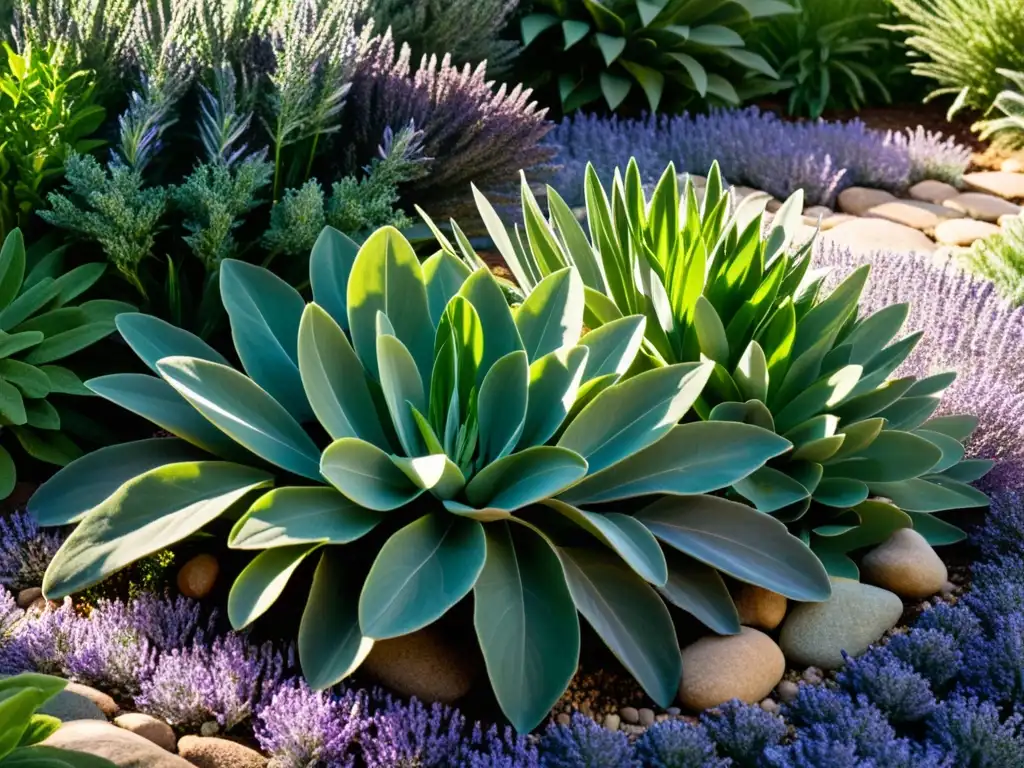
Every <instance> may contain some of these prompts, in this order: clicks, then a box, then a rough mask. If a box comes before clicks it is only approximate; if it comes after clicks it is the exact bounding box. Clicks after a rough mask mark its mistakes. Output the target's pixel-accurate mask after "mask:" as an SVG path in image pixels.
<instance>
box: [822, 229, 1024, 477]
mask: <svg viewBox="0 0 1024 768" xmlns="http://www.w3.org/2000/svg"><path fill="white" fill-rule="evenodd" d="M864 264H871V279H870V280H869V281H868V284H867V286H866V288H865V290H864V293H863V294H862V296H861V307H862V309H863V311H865V312H870V311H877V310H879V309H881V308H882V307H885V306H888V305H890V304H894V303H899V302H908V303H909V304H910V315H909V316H908V318H907V322H906V323H905V324H904V327H903V332H904V333H906V334H910V333H914V332H917V331H925V334H924V336H923V338H922V339H921V341H920V342H919V343H918V345H917V346H916V347H915V349H914V351H913V353H912V354H911V355H910V357H908V358H907V360H906V361H905V362H904V363H903V365H902V366H901V367H900V368H899V369H897V370H896V371H895V372H894V375H895V376H924V375H929V374H931V373H933V372H935V371H943V370H952V371H956V373H957V377H956V381H954V382H953V384H952V385H951V386H950V387H949V389H947V390H946V392H945V395H944V397H943V398H942V402H941V404H940V406H939V409H938V410H937V411H936V415H937V416H943V415H947V414H954V413H971V414H973V415H974V416H976V417H977V418H978V422H979V424H978V428H977V429H976V430H975V432H974V433H973V435H972V436H971V438H970V440H969V441H968V442H967V444H966V447H967V456H968V458H970V459H993V460H996V466H995V468H994V469H993V470H992V472H991V473H989V475H987V476H986V477H985V478H983V479H982V480H981V481H980V483H979V485H980V487H982V488H983V489H998V488H1006V487H1021V486H1022V485H1024V349H1022V346H1024V309H1022V308H1014V307H1012V306H1010V305H1009V304H1007V302H1006V301H1005V300H1004V299H1003V298H1002V297H1001V296H1000V295H999V292H998V290H997V289H996V286H994V285H993V284H992V283H990V282H987V281H985V280H982V279H979V278H977V277H973V276H971V275H970V274H968V273H967V272H964V271H963V270H962V269H958V268H957V266H956V265H954V264H952V263H949V264H947V265H946V266H945V267H941V266H936V265H935V264H933V263H931V262H929V261H926V260H923V259H922V257H920V256H917V255H915V254H900V253H859V252H857V253H855V252H852V251H850V250H848V249H845V248H841V247H834V246H829V245H822V246H821V247H820V248H819V249H818V251H817V252H816V254H815V266H817V267H822V268H830V271H829V274H828V275H826V277H825V284H824V288H826V289H828V288H831V287H834V286H835V285H837V284H838V282H839V280H841V279H842V278H843V277H844V276H846V275H848V274H849V273H850V272H852V271H853V270H855V269H857V268H858V267H861V266H863V265H864Z"/></svg>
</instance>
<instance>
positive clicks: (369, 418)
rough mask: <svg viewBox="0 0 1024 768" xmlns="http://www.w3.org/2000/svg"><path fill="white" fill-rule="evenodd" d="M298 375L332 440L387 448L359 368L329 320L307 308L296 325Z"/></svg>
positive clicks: (345, 340) (314, 307)
mask: <svg viewBox="0 0 1024 768" xmlns="http://www.w3.org/2000/svg"><path fill="white" fill-rule="evenodd" d="M299 373H300V375H301V376H302V386H303V387H304V388H305V390H306V397H307V398H308V399H309V404H310V406H311V407H312V408H313V413H314V414H316V418H317V421H319V422H320V424H321V425H322V426H323V428H324V429H325V430H327V434H329V435H330V436H331V437H332V438H334V439H335V440H337V439H339V438H342V437H358V438H360V439H362V440H366V441H367V442H370V443H373V444H374V445H376V446H377V447H378V448H384V449H390V446H389V445H388V441H387V438H386V437H385V436H384V431H383V430H382V429H381V425H380V419H379V417H378V415H377V409H376V407H375V406H374V403H373V398H372V396H371V394H370V388H369V386H368V385H367V383H366V378H365V376H364V375H363V366H362V364H361V363H360V362H359V358H358V357H356V353H355V351H354V350H353V349H352V345H351V344H350V343H349V341H348V337H347V336H345V332H344V331H342V330H341V328H340V327H339V326H338V324H337V323H336V322H335V321H334V319H333V318H332V317H331V315H329V314H328V313H327V312H326V311H325V310H324V309H322V308H321V307H319V306H318V305H316V304H308V305H307V306H306V309H305V311H303V313H302V320H301V321H300V323H299Z"/></svg>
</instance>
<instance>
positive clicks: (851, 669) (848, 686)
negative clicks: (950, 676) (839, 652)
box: [836, 647, 935, 723]
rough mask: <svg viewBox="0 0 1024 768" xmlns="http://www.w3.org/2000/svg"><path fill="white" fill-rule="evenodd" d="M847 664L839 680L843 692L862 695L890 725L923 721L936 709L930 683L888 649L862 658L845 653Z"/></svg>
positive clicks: (882, 649)
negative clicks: (883, 714) (883, 715)
mask: <svg viewBox="0 0 1024 768" xmlns="http://www.w3.org/2000/svg"><path fill="white" fill-rule="evenodd" d="M843 659H844V660H845V664H844V666H843V669H842V671H841V672H840V673H839V675H838V677H837V678H836V682H838V683H839V686H840V687H841V688H843V689H844V690H846V691H848V692H849V693H851V694H853V695H860V694H863V695H864V696H865V697H866V698H867V700H868V701H870V702H871V703H872V704H874V705H875V706H876V707H878V708H879V709H880V710H881V711H882V712H884V713H885V715H886V716H887V717H888V718H889V720H890V721H891V722H894V723H912V722H916V721H918V720H923V719H924V718H925V717H927V716H928V715H929V714H931V712H932V710H933V709H935V696H934V695H933V694H932V691H931V688H930V686H929V685H928V681H927V680H925V679H924V677H922V676H921V675H919V674H918V673H917V672H915V671H914V669H913V667H911V666H910V665H909V664H907V663H905V662H903V661H901V660H899V659H898V658H896V657H895V656H894V655H893V654H892V653H891V652H890V651H889V650H888V649H887V648H885V647H880V648H874V649H872V650H870V651H868V652H867V653H865V654H864V655H863V656H861V657H860V658H856V659H854V658H850V657H849V656H848V655H847V654H846V652H845V651H844V652H843Z"/></svg>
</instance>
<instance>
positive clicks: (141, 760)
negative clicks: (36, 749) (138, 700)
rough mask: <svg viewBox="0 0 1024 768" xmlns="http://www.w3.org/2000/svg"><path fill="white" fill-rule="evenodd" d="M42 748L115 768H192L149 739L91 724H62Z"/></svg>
mask: <svg viewBox="0 0 1024 768" xmlns="http://www.w3.org/2000/svg"><path fill="white" fill-rule="evenodd" d="M43 744H45V745H47V746H48V747H57V748H58V749H71V750H74V751H76V752H85V753H87V754H90V755H96V756H97V757H105V758H106V759H107V760H109V761H110V762H112V763H113V764H114V765H116V766H117V768H195V767H194V766H193V765H192V763H190V762H189V761H188V760H184V759H182V758H180V757H178V756H177V755H172V754H171V753H170V752H168V751H167V750H165V749H161V748H160V747H158V746H157V745H156V744H154V743H153V742H151V741H150V740H149V739H144V738H143V737H142V736H138V735H137V734H134V733H132V732H131V731H126V730H124V729H123V728H118V727H117V726H116V725H111V724H110V723H98V722H96V721H95V720H74V721H72V722H70V723H64V725H62V726H61V727H60V730H58V731H57V732H56V733H54V734H52V735H51V736H50V737H49V738H47V739H46V741H44V742H43Z"/></svg>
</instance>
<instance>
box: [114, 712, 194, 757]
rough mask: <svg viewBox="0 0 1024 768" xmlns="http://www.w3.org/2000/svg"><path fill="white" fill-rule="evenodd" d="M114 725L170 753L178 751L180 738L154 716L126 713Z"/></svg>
mask: <svg viewBox="0 0 1024 768" xmlns="http://www.w3.org/2000/svg"><path fill="white" fill-rule="evenodd" d="M114 725H116V726H117V727H118V728H124V729H125V730H126V731H131V732H132V733H135V734H138V735H139V736H141V737H143V738H144V739H149V740H150V741H152V742H153V743H154V744H156V745H157V746H158V747H162V748H164V749H166V750H167V751H168V752H175V751H176V750H177V746H178V737H177V736H175V735H174V729H173V728H171V726H169V725H168V724H167V723H165V722H164V721H163V720H158V719H157V718H155V717H153V716H152V715H146V714H143V713H142V712H126V713H125V714H123V715H118V716H117V717H115V718H114Z"/></svg>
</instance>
